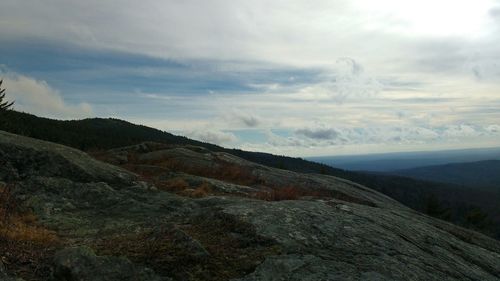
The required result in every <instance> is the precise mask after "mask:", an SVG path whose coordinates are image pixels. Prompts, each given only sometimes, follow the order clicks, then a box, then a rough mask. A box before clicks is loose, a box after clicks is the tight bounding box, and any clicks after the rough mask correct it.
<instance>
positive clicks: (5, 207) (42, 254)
mask: <svg viewBox="0 0 500 281" xmlns="http://www.w3.org/2000/svg"><path fill="white" fill-rule="evenodd" d="M14 188H15V186H14V185H3V186H0V259H1V261H2V263H4V264H5V265H6V267H7V268H8V269H11V270H12V271H13V272H14V273H15V274H16V275H17V276H20V277H23V278H24V279H26V280H40V279H42V280H44V279H47V278H48V277H49V275H50V268H51V262H52V256H53V254H54V252H55V250H56V249H57V248H58V247H59V245H60V243H61V242H60V240H59V238H58V237H57V235H56V234H55V232H53V231H51V230H48V229H46V228H44V227H42V226H39V225H37V223H36V220H37V219H36V217H35V216H34V215H33V214H32V213H31V212H29V211H21V210H20V209H21V208H19V204H18V202H17V200H16V199H15V197H14V196H13V192H14Z"/></svg>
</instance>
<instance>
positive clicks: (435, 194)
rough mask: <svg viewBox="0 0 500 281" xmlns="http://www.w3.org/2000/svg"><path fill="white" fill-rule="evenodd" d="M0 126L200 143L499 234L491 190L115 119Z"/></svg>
mask: <svg viewBox="0 0 500 281" xmlns="http://www.w3.org/2000/svg"><path fill="white" fill-rule="evenodd" d="M0 130H4V131H8V132H11V133H15V134H19V135H23V136H28V137H33V138H37V139H41V140H47V141H51V142H55V143H59V144H63V145H66V146H70V147H74V148H77V149H80V150H84V151H87V152H89V153H99V152H100V151H105V150H108V149H111V148H118V147H123V146H128V145H135V144H139V143H142V142H146V141H151V142H158V143H164V144H171V145H194V146H199V147H204V148H206V149H209V150H210V151H213V152H225V153H230V154H232V155H235V156H237V157H240V158H243V159H245V160H248V161H251V162H255V163H258V164H262V165H266V166H269V167H273V168H279V169H285V170H289V171H294V172H299V173H316V174H324V175H332V176H336V177H339V178H344V179H347V180H351V181H353V182H356V183H359V184H362V185H365V186H367V187H369V188H372V189H374V190H377V191H379V192H381V193H383V194H386V195H387V196H389V197H392V198H393V199H395V200H397V201H399V202H401V203H403V204H404V205H406V206H408V207H410V208H413V209H415V210H418V211H422V212H424V213H427V214H429V215H432V216H435V217H438V218H442V219H446V220H449V221H451V222H454V223H456V224H459V225H463V226H466V227H469V228H473V229H476V230H480V231H482V232H483V233H486V234H488V235H491V236H493V237H496V238H500V206H499V205H498V202H499V201H500V194H498V193H496V192H492V191H487V190H471V189H470V188H464V187H462V186H458V185H452V184H445V183H436V182H431V181H422V180H416V179H412V178H408V177H402V176H394V175H378V174H369V173H362V172H351V171H346V170H342V169H337V168H333V167H330V166H328V165H325V164H321V163H316V162H312V161H307V160H304V159H301V158H293V157H287V156H279V155H272V154H269V153H261V152H249V151H243V150H238V149H227V148H223V147H220V146H217V145H213V144H209V143H203V142H199V141H195V140H191V139H188V138H186V137H182V136H176V135H173V134H170V133H168V132H164V131H160V130H157V129H154V128H150V127H147V126H143V125H136V124H132V123H129V122H126V121H123V120H118V119H103V118H91V119H83V120H69V121H62V120H54V119H48V118H41V117H38V116H35V115H31V114H27V113H22V112H16V111H10V112H9V114H6V115H5V116H4V117H3V119H2V120H1V121H0ZM477 212H480V213H481V214H484V216H480V217H481V220H480V221H477V220H476V219H471V218H470V214H471V213H477Z"/></svg>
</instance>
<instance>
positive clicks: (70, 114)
mask: <svg viewBox="0 0 500 281" xmlns="http://www.w3.org/2000/svg"><path fill="white" fill-rule="evenodd" d="M0 76H3V79H4V84H3V86H4V87H5V88H6V89H7V90H6V92H7V97H8V98H9V99H10V100H15V104H14V108H15V109H16V110H18V111H25V112H29V113H32V114H36V115H41V116H45V117H52V118H62V119H71V118H83V117H90V116H92V108H91V106H90V105H89V104H88V103H79V104H74V105H72V104H68V103H67V102H65V101H64V99H63V98H62V96H61V94H60V93H59V91H57V90H56V89H53V88H52V87H50V85H49V84H47V82H45V81H42V80H36V79H34V78H31V77H28V76H24V75H21V74H17V73H13V72H4V73H0Z"/></svg>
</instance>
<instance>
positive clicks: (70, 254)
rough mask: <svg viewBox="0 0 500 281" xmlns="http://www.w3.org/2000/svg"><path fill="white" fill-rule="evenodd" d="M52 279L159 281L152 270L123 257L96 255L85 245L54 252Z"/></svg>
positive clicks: (65, 280) (60, 280)
mask: <svg viewBox="0 0 500 281" xmlns="http://www.w3.org/2000/svg"><path fill="white" fill-rule="evenodd" d="M53 279H54V281H87V280H88V281H99V280H102V281H112V280H117V281H118V280H120V281H121V280H123V281H126V280H134V281H140V280H144V281H146V280H147V281H156V280H158V281H160V280H167V279H162V278H160V277H158V276H157V275H156V274H155V273H154V272H153V271H152V270H150V269H147V268H141V267H137V266H135V265H133V264H132V263H131V262H130V261H129V260H128V259H126V258H123V257H120V258H118V257H107V256H96V255H95V254H94V252H93V251H92V250H91V249H89V248H87V247H79V248H68V249H64V250H61V251H59V252H57V253H56V256H55V259H54V273H53Z"/></svg>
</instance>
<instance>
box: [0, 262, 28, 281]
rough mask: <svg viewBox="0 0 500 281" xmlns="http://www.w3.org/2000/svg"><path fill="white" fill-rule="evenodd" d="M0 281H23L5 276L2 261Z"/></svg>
mask: <svg viewBox="0 0 500 281" xmlns="http://www.w3.org/2000/svg"><path fill="white" fill-rule="evenodd" d="M0 281H23V279H21V278H14V277H12V276H9V275H8V274H7V270H6V269H5V266H4V265H3V263H2V261H1V260H0Z"/></svg>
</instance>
